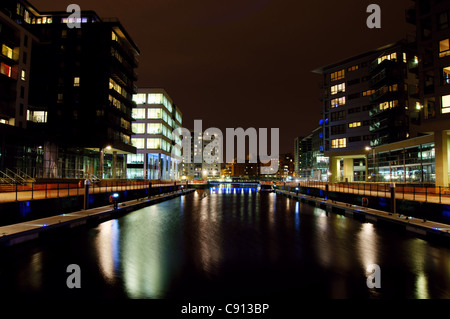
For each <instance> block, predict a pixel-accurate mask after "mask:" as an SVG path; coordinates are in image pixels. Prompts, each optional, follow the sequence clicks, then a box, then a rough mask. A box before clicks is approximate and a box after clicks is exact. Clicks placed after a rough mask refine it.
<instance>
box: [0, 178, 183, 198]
mask: <svg viewBox="0 0 450 319" xmlns="http://www.w3.org/2000/svg"><path fill="white" fill-rule="evenodd" d="M150 183H151V187H152V188H156V187H164V186H181V185H186V182H180V181H160V180H94V182H90V184H89V194H99V193H108V192H119V191H126V190H138V189H148V188H149V187H150ZM84 187H85V186H84V180H67V181H64V180H58V181H55V182H48V181H45V182H40V181H31V180H30V181H28V182H27V183H26V184H19V183H15V184H3V185H1V184H0V202H14V201H29V200H37V199H47V198H60V197H68V196H81V195H84Z"/></svg>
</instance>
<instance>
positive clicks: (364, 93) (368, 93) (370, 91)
mask: <svg viewBox="0 0 450 319" xmlns="http://www.w3.org/2000/svg"><path fill="white" fill-rule="evenodd" d="M374 93H375V90H367V91H364V92H363V96H371V95H372V94H374Z"/></svg>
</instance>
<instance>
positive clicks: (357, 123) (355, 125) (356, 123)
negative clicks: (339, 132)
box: [348, 122, 361, 128]
mask: <svg viewBox="0 0 450 319" xmlns="http://www.w3.org/2000/svg"><path fill="white" fill-rule="evenodd" d="M360 126H361V122H353V123H349V124H348V127H349V128H355V127H360Z"/></svg>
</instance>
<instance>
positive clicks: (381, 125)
mask: <svg viewBox="0 0 450 319" xmlns="http://www.w3.org/2000/svg"><path fill="white" fill-rule="evenodd" d="M389 124H390V123H389V119H388V118H384V119H382V120H381V121H379V122H377V123H374V124H372V125H370V126H369V131H370V132H379V131H382V130H385V129H387V128H388V127H389Z"/></svg>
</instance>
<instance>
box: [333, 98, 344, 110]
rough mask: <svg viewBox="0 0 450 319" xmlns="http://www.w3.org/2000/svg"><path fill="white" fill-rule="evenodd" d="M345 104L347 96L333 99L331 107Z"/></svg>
mask: <svg viewBox="0 0 450 319" xmlns="http://www.w3.org/2000/svg"><path fill="white" fill-rule="evenodd" d="M342 105H345V96H343V97H340V98H337V99H333V100H331V108H335V107H339V106H342Z"/></svg>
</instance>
